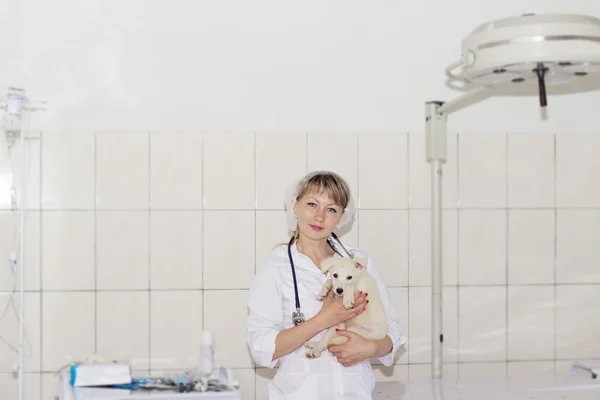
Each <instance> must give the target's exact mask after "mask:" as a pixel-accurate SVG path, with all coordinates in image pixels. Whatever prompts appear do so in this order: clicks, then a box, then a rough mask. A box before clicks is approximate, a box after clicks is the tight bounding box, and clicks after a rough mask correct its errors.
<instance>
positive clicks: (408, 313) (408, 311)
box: [404, 133, 443, 379]
mask: <svg viewBox="0 0 600 400" xmlns="http://www.w3.org/2000/svg"><path fill="white" fill-rule="evenodd" d="M404 145H405V147H406V159H405V162H406V208H407V213H406V214H407V215H406V217H407V218H406V229H407V235H406V242H407V243H406V274H407V276H406V282H407V289H406V296H407V299H406V302H407V311H406V313H407V315H406V334H407V335H406V336H408V337H410V331H411V327H410V291H411V290H410V289H411V288H410V254H411V253H410V232H411V230H410V219H411V212H410V211H411V210H410V206H411V204H410V160H411V158H410V133H406V134H405V136H404ZM430 226H431V224H430ZM442 298H443V294H442ZM442 331H443V329H442ZM406 353H407V354H406V359H407V362H408V363H409V364H410V349H409V351H407V352H406ZM408 378H409V379H410V369H409V370H408Z"/></svg>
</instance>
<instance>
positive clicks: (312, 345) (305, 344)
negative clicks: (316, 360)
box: [304, 342, 317, 349]
mask: <svg viewBox="0 0 600 400" xmlns="http://www.w3.org/2000/svg"><path fill="white" fill-rule="evenodd" d="M316 345H317V342H306V343H304V347H306V348H307V349H314V348H315V346H316Z"/></svg>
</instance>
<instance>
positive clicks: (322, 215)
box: [315, 210, 325, 221]
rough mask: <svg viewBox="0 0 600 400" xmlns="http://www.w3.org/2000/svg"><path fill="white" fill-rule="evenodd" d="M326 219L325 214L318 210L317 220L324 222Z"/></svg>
mask: <svg viewBox="0 0 600 400" xmlns="http://www.w3.org/2000/svg"><path fill="white" fill-rule="evenodd" d="M324 218H325V213H324V212H323V211H322V210H317V212H316V213H315V219H318V220H319V221H322V220H323V219H324Z"/></svg>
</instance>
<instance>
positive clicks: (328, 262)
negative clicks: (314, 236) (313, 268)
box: [321, 257, 335, 274]
mask: <svg viewBox="0 0 600 400" xmlns="http://www.w3.org/2000/svg"><path fill="white" fill-rule="evenodd" d="M334 263H335V258H334V257H329V258H326V259H324V260H323V261H321V273H323V274H324V273H326V272H327V271H328V270H329V268H331V267H332V266H333V264H334Z"/></svg>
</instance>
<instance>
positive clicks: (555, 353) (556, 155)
mask: <svg viewBox="0 0 600 400" xmlns="http://www.w3.org/2000/svg"><path fill="white" fill-rule="evenodd" d="M552 150H553V158H554V159H553V163H552V164H553V167H554V168H553V172H554V180H553V182H554V196H553V197H554V257H553V258H554V315H553V317H554V321H553V324H554V336H553V342H554V345H553V346H552V348H553V351H554V364H555V365H556V361H557V351H556V346H557V345H558V340H557V336H558V335H557V328H558V325H557V323H556V318H557V310H556V309H557V306H558V286H557V268H558V195H557V192H558V190H557V186H558V185H557V184H558V177H557V171H558V154H557V153H558V147H557V137H556V135H552ZM555 372H556V371H555Z"/></svg>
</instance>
